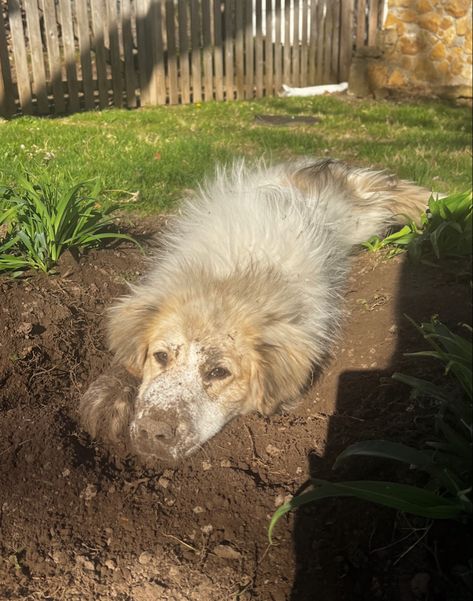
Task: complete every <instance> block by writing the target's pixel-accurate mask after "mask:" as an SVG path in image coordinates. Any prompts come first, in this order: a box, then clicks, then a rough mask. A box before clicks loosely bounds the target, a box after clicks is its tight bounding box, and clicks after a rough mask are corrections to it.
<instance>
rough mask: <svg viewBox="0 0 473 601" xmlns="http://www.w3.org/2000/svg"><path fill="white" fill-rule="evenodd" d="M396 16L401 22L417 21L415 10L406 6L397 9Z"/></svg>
mask: <svg viewBox="0 0 473 601" xmlns="http://www.w3.org/2000/svg"><path fill="white" fill-rule="evenodd" d="M397 14H398V18H399V19H400V20H401V21H402V22H403V23H415V22H416V21H417V16H418V15H417V11H415V10H409V9H407V8H405V9H401V10H398V11H397Z"/></svg>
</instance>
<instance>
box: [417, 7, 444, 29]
mask: <svg viewBox="0 0 473 601" xmlns="http://www.w3.org/2000/svg"><path fill="white" fill-rule="evenodd" d="M441 21H442V17H441V16H440V15H439V14H438V13H436V12H430V13H426V14H425V15H420V17H419V18H418V20H417V22H418V24H419V27H422V29H427V30H428V31H432V32H433V33H435V32H437V31H438V30H439V28H440V23H441Z"/></svg>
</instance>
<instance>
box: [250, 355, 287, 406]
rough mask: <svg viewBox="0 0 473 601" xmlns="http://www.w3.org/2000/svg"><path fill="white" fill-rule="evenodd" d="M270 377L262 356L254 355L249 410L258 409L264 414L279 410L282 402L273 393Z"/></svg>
mask: <svg viewBox="0 0 473 601" xmlns="http://www.w3.org/2000/svg"><path fill="white" fill-rule="evenodd" d="M270 378H271V374H270V370H269V369H267V368H265V366H264V365H263V363H262V361H261V359H260V358H257V357H253V358H252V359H251V364H250V376H249V394H248V402H249V411H258V412H259V413H261V414H262V415H271V414H273V413H274V412H275V411H277V409H278V407H279V405H280V403H279V401H278V400H277V398H275V397H274V395H273V394H272V389H273V386H272V385H271V381H270Z"/></svg>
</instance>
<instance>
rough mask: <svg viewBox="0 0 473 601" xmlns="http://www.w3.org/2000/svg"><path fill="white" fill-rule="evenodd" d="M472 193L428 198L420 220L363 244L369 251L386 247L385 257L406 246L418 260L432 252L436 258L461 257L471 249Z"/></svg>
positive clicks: (397, 252)
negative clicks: (417, 222)
mask: <svg viewBox="0 0 473 601" xmlns="http://www.w3.org/2000/svg"><path fill="white" fill-rule="evenodd" d="M471 245H472V193H471V192H462V193H458V194H451V195H450V196H446V197H445V198H433V197H431V198H430V200H429V206H428V209H427V211H426V212H425V213H424V214H423V215H422V217H421V224H420V225H416V224H415V223H413V222H411V223H409V224H408V225H405V226H404V227H403V228H402V229H400V230H399V231H397V232H394V233H392V234H390V235H388V236H386V237H385V238H380V237H379V236H373V237H371V238H370V239H369V240H367V241H366V242H364V243H363V245H362V246H364V247H365V248H367V249H368V250H369V251H370V252H378V251H380V250H382V249H389V250H388V254H387V257H388V258H389V257H392V256H394V255H397V254H399V253H400V252H404V251H405V250H407V251H408V252H409V254H410V256H411V257H412V258H413V259H414V260H417V261H419V260H420V259H421V258H422V257H425V256H428V255H433V257H434V258H435V259H437V260H438V259H445V258H448V257H462V256H465V255H468V254H470V253H471Z"/></svg>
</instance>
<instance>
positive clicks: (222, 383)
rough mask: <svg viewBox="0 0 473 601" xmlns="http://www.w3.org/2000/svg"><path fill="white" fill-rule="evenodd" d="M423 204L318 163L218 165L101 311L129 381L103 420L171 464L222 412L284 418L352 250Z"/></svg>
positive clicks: (374, 178) (103, 406) (367, 174)
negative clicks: (111, 418)
mask: <svg viewBox="0 0 473 601" xmlns="http://www.w3.org/2000/svg"><path fill="white" fill-rule="evenodd" d="M430 195H431V193H430V191H429V190H427V189H424V188H421V187H419V186H416V185H414V184H411V183H409V182H405V181H402V180H399V179H397V178H396V177H394V176H393V175H391V174H388V173H385V172H379V171H373V170H370V169H358V168H353V167H350V166H348V165H346V164H345V163H342V162H340V161H334V160H330V159H323V160H313V159H303V160H299V161H295V162H291V163H284V164H280V165H275V166H266V165H265V164H263V163H261V164H259V165H258V166H257V167H255V168H249V167H248V166H247V165H246V164H245V162H243V161H240V162H237V163H235V164H234V165H233V166H232V167H230V168H228V169H223V168H219V169H218V170H217V173H216V175H215V177H214V178H213V179H211V180H209V181H207V182H205V183H204V184H203V185H202V187H201V188H200V189H199V190H198V191H197V192H195V194H193V195H192V196H190V197H189V198H187V199H186V200H185V202H184V203H183V205H182V207H181V209H180V211H179V213H178V215H177V216H176V218H175V219H174V222H173V223H172V224H171V226H170V228H169V230H168V232H167V234H166V235H165V239H164V245H163V249H164V250H162V251H161V252H160V254H159V256H156V257H155V258H154V259H153V266H152V269H151V270H150V272H149V274H148V275H147V277H146V278H145V279H144V281H143V282H142V283H141V284H139V285H138V286H134V287H132V288H131V293H130V295H129V296H127V297H125V298H123V299H121V300H120V301H119V302H118V303H117V304H116V305H115V306H114V307H113V308H112V310H111V314H110V320H109V341H110V348H111V349H112V351H113V352H114V353H115V356H116V360H117V362H118V363H119V364H122V365H125V366H126V368H127V369H128V370H129V371H130V372H131V373H133V374H135V376H137V377H138V378H139V380H140V382H141V384H140V387H139V391H138V394H137V396H136V399H135V401H134V406H133V408H132V409H131V410H130V412H129V413H127V412H125V411H121V413H120V412H117V411H116V410H115V411H114V415H115V416H116V415H117V413H120V414H122V415H123V416H126V418H127V420H128V421H127V422H126V423H125V421H124V423H123V429H124V431H126V433H127V434H129V435H130V438H131V444H132V448H133V451H134V452H136V453H138V454H140V455H143V456H146V457H148V458H150V457H151V458H157V457H159V458H162V457H165V458H167V457H171V458H179V457H182V456H184V455H186V454H189V453H190V452H193V451H194V450H195V449H196V448H198V447H199V446H200V445H202V444H203V443H204V442H205V441H206V440H207V439H208V438H210V437H211V436H212V435H214V434H215V433H216V432H217V431H218V430H219V429H220V428H221V427H223V426H224V425H225V423H227V422H228V421H229V420H231V419H232V418H233V417H235V416H236V415H239V414H244V413H247V412H249V411H254V410H256V411H259V412H261V413H264V414H270V413H272V412H274V411H275V410H277V409H279V408H281V407H282V408H289V407H290V406H291V405H292V404H293V403H294V401H295V400H297V398H298V397H299V396H300V393H301V390H302V389H303V387H304V385H305V384H306V383H307V381H308V379H309V378H310V375H311V372H312V370H313V369H314V367H316V366H320V365H322V364H323V362H324V361H325V359H326V358H327V355H328V353H329V352H330V348H331V345H332V343H333V341H334V339H335V338H336V334H337V331H338V327H339V324H340V319H341V315H342V308H343V303H342V296H343V291H344V285H345V281H346V275H347V271H348V269H349V256H350V253H351V249H352V247H353V246H354V245H356V244H359V243H361V242H363V241H364V240H366V239H368V238H369V237H370V236H372V235H374V234H377V233H381V232H382V230H383V229H385V228H386V227H387V226H388V225H391V224H394V223H403V222H406V221H407V220H410V219H417V218H418V217H419V215H420V213H421V212H422V210H424V209H425V207H426V205H427V202H428V199H429V197H430ZM92 396H93V395H92ZM111 396H113V395H108V398H109V399H110V397H111ZM118 396H119V395H118ZM91 402H93V403H94V407H95V408H96V413H97V419H98V420H100V423H101V424H103V423H104V421H106V418H105V417H104V414H105V415H107V413H112V410H111V407H110V401H109V402H108V405H107V403H101V402H100V399H98V400H97V398H95V399H93V400H92V401H91V399H90V395H89V397H88V401H87V402H86V403H85V402H84V403H83V404H82V411H86V412H87V410H86V409H85V407H86V406H87V405H89V406H90V404H91ZM116 402H117V403H118V402H119V399H118V398H117V400H116ZM120 406H121V405H120ZM88 415H90V409H89V412H88ZM89 421H90V419H89ZM92 421H93V420H92ZM113 427H114V429H116V423H115V424H114V426H113ZM102 428H103V426H102ZM89 429H90V427H89ZM114 431H115V430H114Z"/></svg>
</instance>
